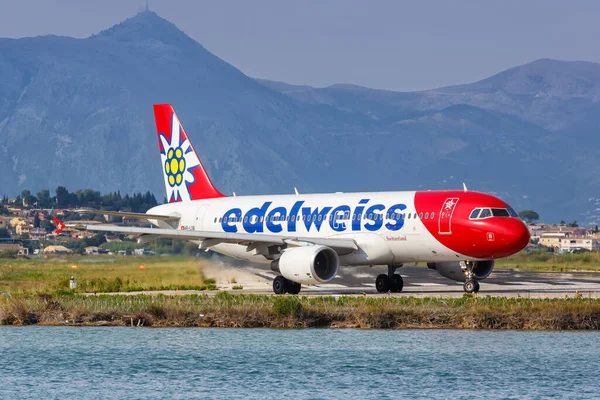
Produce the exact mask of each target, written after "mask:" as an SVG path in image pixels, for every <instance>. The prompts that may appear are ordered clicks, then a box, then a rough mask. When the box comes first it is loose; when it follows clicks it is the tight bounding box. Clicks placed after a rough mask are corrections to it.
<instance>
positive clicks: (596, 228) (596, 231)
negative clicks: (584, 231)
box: [594, 225, 598, 233]
mask: <svg viewBox="0 0 600 400" xmlns="http://www.w3.org/2000/svg"><path fill="white" fill-rule="evenodd" d="M594 233H598V225H596V227H595V228H594Z"/></svg>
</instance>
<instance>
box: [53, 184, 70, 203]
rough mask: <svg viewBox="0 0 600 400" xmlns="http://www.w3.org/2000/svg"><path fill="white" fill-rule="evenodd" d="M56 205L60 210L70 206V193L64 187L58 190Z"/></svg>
mask: <svg viewBox="0 0 600 400" xmlns="http://www.w3.org/2000/svg"><path fill="white" fill-rule="evenodd" d="M56 204H57V205H58V206H59V207H60V208H65V207H67V206H68V205H69V191H68V190H67V188H66V187H64V186H59V187H57V188H56Z"/></svg>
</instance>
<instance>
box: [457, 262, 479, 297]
mask: <svg viewBox="0 0 600 400" xmlns="http://www.w3.org/2000/svg"><path fill="white" fill-rule="evenodd" d="M463 264H464V265H463ZM474 267H475V263H474V262H473V261H465V262H464V263H461V268H462V269H463V271H464V273H465V277H466V278H467V279H466V280H465V284H464V285H463V290H464V291H465V292H467V293H477V292H479V282H477V281H476V280H475V274H474V273H473V268H474Z"/></svg>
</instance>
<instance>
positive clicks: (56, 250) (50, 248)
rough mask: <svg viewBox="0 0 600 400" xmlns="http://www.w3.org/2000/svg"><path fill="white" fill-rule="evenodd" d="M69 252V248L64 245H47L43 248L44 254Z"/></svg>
mask: <svg viewBox="0 0 600 400" xmlns="http://www.w3.org/2000/svg"><path fill="white" fill-rule="evenodd" d="M61 253H62V254H69V253H71V250H69V249H67V248H66V247H65V246H48V247H46V248H45V249H44V254H61Z"/></svg>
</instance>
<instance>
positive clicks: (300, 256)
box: [271, 245, 340, 285]
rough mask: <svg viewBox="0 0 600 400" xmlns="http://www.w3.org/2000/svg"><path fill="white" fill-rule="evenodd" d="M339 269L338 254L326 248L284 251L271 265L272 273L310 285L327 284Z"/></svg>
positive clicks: (316, 247) (298, 248) (310, 247)
mask: <svg viewBox="0 0 600 400" xmlns="http://www.w3.org/2000/svg"><path fill="white" fill-rule="evenodd" d="M339 267H340V258H339V257H338V254H337V253H336V252H335V251H334V250H333V249H331V248H329V247H327V246H319V245H313V246H304V247H294V248H291V249H288V250H285V251H284V252H283V253H282V254H281V257H279V260H277V261H274V262H272V263H271V269H272V270H273V271H276V272H279V273H281V275H283V277H284V278H286V279H289V280H290V281H293V282H297V283H302V284H305V285H312V284H315V283H325V282H329V281H330V280H332V279H333V278H335V275H336V274H337V271H338V268H339Z"/></svg>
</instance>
